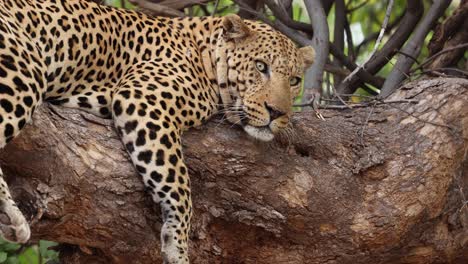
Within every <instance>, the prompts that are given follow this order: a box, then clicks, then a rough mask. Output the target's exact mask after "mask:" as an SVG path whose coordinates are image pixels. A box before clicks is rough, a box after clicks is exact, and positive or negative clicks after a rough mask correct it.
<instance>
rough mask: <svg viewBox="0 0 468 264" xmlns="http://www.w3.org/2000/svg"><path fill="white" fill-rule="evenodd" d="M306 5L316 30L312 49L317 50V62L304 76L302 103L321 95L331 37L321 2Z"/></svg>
mask: <svg viewBox="0 0 468 264" xmlns="http://www.w3.org/2000/svg"><path fill="white" fill-rule="evenodd" d="M304 4H305V6H306V9H307V13H308V14H309V18H310V22H311V24H312V28H313V30H314V36H313V37H312V47H314V49H315V54H316V55H315V61H314V64H313V66H312V67H311V68H309V69H308V70H307V71H306V73H305V76H304V83H305V84H306V85H305V86H304V93H303V96H302V102H303V103H304V102H306V101H309V100H311V99H312V98H314V97H315V98H317V97H316V96H315V95H317V94H320V90H321V88H322V80H323V70H324V67H325V63H326V62H327V58H328V53H329V45H328V43H329V42H330V41H329V36H328V24H327V17H326V15H325V11H324V9H323V7H322V2H321V1H320V0H304Z"/></svg>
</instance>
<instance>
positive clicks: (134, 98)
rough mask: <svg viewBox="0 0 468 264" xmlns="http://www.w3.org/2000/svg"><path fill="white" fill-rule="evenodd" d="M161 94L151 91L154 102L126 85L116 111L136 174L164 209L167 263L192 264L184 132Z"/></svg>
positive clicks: (116, 101)
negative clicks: (181, 132) (189, 241)
mask: <svg viewBox="0 0 468 264" xmlns="http://www.w3.org/2000/svg"><path fill="white" fill-rule="evenodd" d="M135 78H138V77H135ZM133 82H135V80H133ZM160 92H161V91H160V90H156V91H154V92H153V96H154V100H153V99H151V98H152V97H151V96H149V97H145V96H141V95H142V92H141V88H129V86H126V85H125V82H123V86H121V87H120V88H118V90H116V92H115V93H114V95H113V100H112V104H113V105H112V113H113V119H114V122H115V126H116V128H117V131H118V133H119V135H120V136H121V139H122V141H123V143H124V145H125V147H126V149H127V151H128V153H129V154H130V157H131V159H132V162H133V164H134V165H135V167H136V170H137V171H138V173H139V174H140V175H141V177H142V178H143V181H144V183H145V185H146V187H147V188H148V190H149V192H150V193H151V195H152V198H153V200H154V201H155V202H156V203H159V204H160V206H161V210H162V215H163V221H164V223H163V226H162V228H161V247H162V248H161V251H162V255H163V258H164V263H166V264H176V263H177V264H185V263H189V259H188V235H189V230H190V218H191V215H192V202H191V197H190V182H189V177H188V172H187V168H186V166H185V164H184V161H183V157H182V146H181V141H180V130H179V129H178V128H177V127H175V126H174V123H176V122H175V120H174V119H173V118H174V117H173V115H174V114H170V113H169V112H170V111H167V110H164V109H163V108H161V106H160V105H159V104H158V100H161V99H162V100H165V99H164V98H163V96H161V94H160ZM156 98H158V99H156ZM167 103H168V104H169V103H170V102H167ZM166 109H167V108H166Z"/></svg>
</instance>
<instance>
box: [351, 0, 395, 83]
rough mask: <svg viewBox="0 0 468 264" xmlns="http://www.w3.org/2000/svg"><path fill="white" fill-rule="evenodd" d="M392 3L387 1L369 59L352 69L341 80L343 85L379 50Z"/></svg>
mask: <svg viewBox="0 0 468 264" xmlns="http://www.w3.org/2000/svg"><path fill="white" fill-rule="evenodd" d="M393 2H394V0H389V1H388V5H387V11H386V12H385V18H384V21H383V23H382V27H381V28H380V33H379V37H378V38H377V40H376V41H375V45H374V49H373V50H372V52H371V54H370V55H369V57H368V58H367V60H366V61H365V62H364V63H363V64H361V65H359V66H358V67H357V68H356V69H354V71H353V72H351V74H350V75H348V76H347V77H346V78H345V79H344V80H343V83H347V82H348V81H349V80H350V79H351V78H353V77H354V76H355V75H356V74H357V72H359V71H360V70H361V69H362V68H363V67H364V65H365V64H366V63H367V62H368V61H369V60H370V59H371V58H372V57H373V56H374V54H375V53H376V52H377V49H378V48H379V46H380V42H382V38H383V36H384V33H385V29H386V28H387V24H388V20H389V18H390V14H391V13H392V8H393Z"/></svg>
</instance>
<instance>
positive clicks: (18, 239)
mask: <svg viewBox="0 0 468 264" xmlns="http://www.w3.org/2000/svg"><path fill="white" fill-rule="evenodd" d="M0 203H1V205H0V235H1V236H2V237H3V238H4V239H5V240H8V241H10V242H14V243H26V242H27V241H28V240H29V237H30V236H31V231H30V229H29V224H28V222H27V221H26V219H25V218H24V216H23V214H22V213H21V211H20V210H19V209H18V207H17V206H16V204H14V202H13V201H0Z"/></svg>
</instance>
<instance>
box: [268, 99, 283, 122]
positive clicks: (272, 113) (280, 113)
mask: <svg viewBox="0 0 468 264" xmlns="http://www.w3.org/2000/svg"><path fill="white" fill-rule="evenodd" d="M265 108H266V109H267V110H268V113H269V114H270V121H273V120H275V119H277V118H278V117H280V116H283V115H285V114H286V113H285V112H283V111H280V110H278V109H276V108H274V107H272V106H270V105H268V104H267V103H265Z"/></svg>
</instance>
